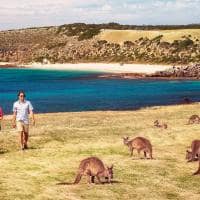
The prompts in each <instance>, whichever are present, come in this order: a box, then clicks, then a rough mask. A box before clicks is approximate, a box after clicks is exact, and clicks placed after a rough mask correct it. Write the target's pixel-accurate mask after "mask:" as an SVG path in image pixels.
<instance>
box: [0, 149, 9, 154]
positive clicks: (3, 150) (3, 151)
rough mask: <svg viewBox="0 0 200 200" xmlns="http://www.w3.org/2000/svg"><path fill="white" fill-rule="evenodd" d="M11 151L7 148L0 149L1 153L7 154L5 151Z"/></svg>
mask: <svg viewBox="0 0 200 200" xmlns="http://www.w3.org/2000/svg"><path fill="white" fill-rule="evenodd" d="M8 152H9V151H8V150H6V149H0V154H5V153H8Z"/></svg>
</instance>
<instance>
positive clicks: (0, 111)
mask: <svg viewBox="0 0 200 200" xmlns="http://www.w3.org/2000/svg"><path fill="white" fill-rule="evenodd" d="M2 120H3V109H2V108H1V107H0V131H1V121H2Z"/></svg>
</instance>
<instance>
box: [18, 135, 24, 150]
mask: <svg viewBox="0 0 200 200" xmlns="http://www.w3.org/2000/svg"><path fill="white" fill-rule="evenodd" d="M19 141H20V144H21V149H22V150H24V131H21V132H20V134H19Z"/></svg>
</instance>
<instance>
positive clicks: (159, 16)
mask: <svg viewBox="0 0 200 200" xmlns="http://www.w3.org/2000/svg"><path fill="white" fill-rule="evenodd" d="M0 2H1V5H0V30H6V29H13V28H22V27H33V26H46V25H60V24H65V23H74V22H85V23H107V22H118V23H121V24H139V25H142V24H153V25H155V24H191V23H200V0H33V1H31V0H0Z"/></svg>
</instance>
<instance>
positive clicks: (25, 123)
mask: <svg viewBox="0 0 200 200" xmlns="http://www.w3.org/2000/svg"><path fill="white" fill-rule="evenodd" d="M25 97H26V95H25V93H24V91H19V92H18V101H16V102H15V103H14V104H13V128H16V127H17V131H18V132H19V141H20V144H21V149H22V150H24V149H28V145H27V143H28V136H29V114H30V116H31V118H32V120H33V125H35V118H34V113H33V106H32V104H31V102H30V101H27V100H25Z"/></svg>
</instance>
